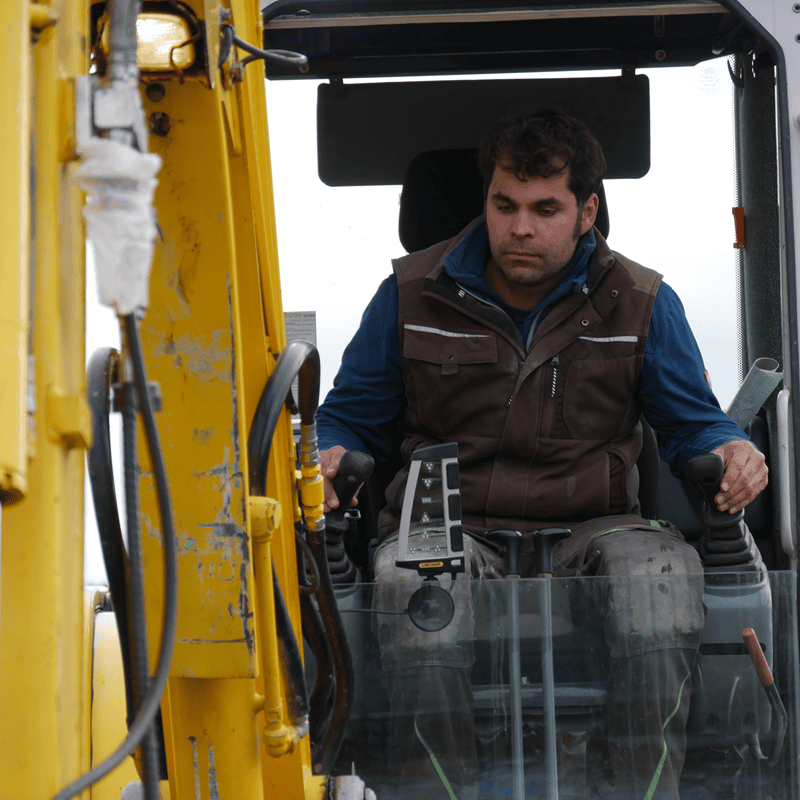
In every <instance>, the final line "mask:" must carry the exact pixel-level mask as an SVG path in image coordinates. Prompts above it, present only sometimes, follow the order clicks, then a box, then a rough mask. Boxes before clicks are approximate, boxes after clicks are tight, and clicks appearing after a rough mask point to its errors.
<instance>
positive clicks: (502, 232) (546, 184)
mask: <svg viewBox="0 0 800 800" xmlns="http://www.w3.org/2000/svg"><path fill="white" fill-rule="evenodd" d="M508 166H509V165H507V164H503V163H502V162H500V163H498V164H497V166H495V170H494V174H493V175H492V181H491V184H490V185H489V192H488V194H487V197H486V227H487V229H488V232H489V249H490V250H491V255H492V257H491V260H490V262H489V263H488V264H487V267H486V279H487V284H488V286H489V288H490V289H493V290H494V291H495V292H497V293H498V294H499V295H500V297H501V298H502V299H503V300H504V301H505V302H506V303H508V304H509V305H512V306H515V307H517V308H534V307H535V306H536V305H538V303H539V302H540V301H541V300H542V299H544V297H545V295H547V293H548V292H549V291H550V290H551V289H553V288H554V287H555V286H556V284H558V282H559V281H560V280H561V278H562V277H563V276H564V274H565V272H566V269H567V265H568V264H569V262H570V259H571V258H572V256H573V254H574V252H575V247H576V245H577V242H578V238H579V237H580V236H582V235H583V234H584V233H586V232H587V231H588V230H589V228H591V227H592V225H593V223H594V220H595V217H596V216H597V204H598V200H597V195H592V196H591V197H590V198H589V199H588V200H587V201H586V203H585V204H584V206H583V208H581V209H579V208H578V203H577V200H576V198H575V195H574V194H573V193H572V192H571V191H570V190H569V188H568V186H567V183H568V181H569V171H568V170H566V169H565V170H564V171H563V172H560V173H558V174H557V175H554V176H552V177H550V178H528V180H526V181H520V180H517V178H516V177H515V176H514V173H513V172H511V170H510V169H508V168H507V167H508Z"/></svg>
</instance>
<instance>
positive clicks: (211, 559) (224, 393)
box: [140, 81, 260, 678]
mask: <svg viewBox="0 0 800 800" xmlns="http://www.w3.org/2000/svg"><path fill="white" fill-rule="evenodd" d="M164 87H165V89H166V93H165V96H164V98H163V99H162V100H160V101H159V102H157V103H153V102H151V101H149V100H146V101H145V113H147V114H151V113H154V112H156V111H157V112H159V113H160V114H162V115H164V116H165V117H167V118H168V119H169V133H168V135H167V136H165V137H155V136H154V137H151V149H152V150H153V151H154V152H156V153H158V154H159V155H160V156H161V157H162V159H163V163H164V166H163V168H162V170H161V172H160V174H159V187H158V190H157V192H156V205H157V209H158V223H159V227H160V228H161V231H162V232H163V242H158V241H157V242H156V247H155V258H154V263H153V271H152V274H151V286H150V297H151V303H150V307H149V309H148V311H147V314H146V316H145V318H144V320H143V323H142V340H143V343H144V346H145V350H146V353H147V356H148V376H149V378H150V379H151V380H156V381H158V383H159V385H160V388H161V394H162V397H163V407H164V411H163V413H161V414H159V415H158V424H159V430H160V435H161V438H162V442H163V445H164V455H165V461H166V465H167V473H168V475H169V478H170V486H171V490H172V502H173V508H174V518H175V523H176V528H177V536H178V549H179V552H178V561H179V573H180V581H179V587H180V604H179V619H178V633H177V641H176V646H175V656H174V659H173V664H172V674H173V675H175V676H184V677H195V678H202V677H249V676H252V675H253V674H254V671H255V668H256V667H255V652H254V639H253V623H252V589H251V583H252V567H251V564H250V553H249V544H248V538H247V534H246V529H245V500H246V494H245V478H244V471H245V470H246V464H245V453H244V452H243V448H244V447H245V444H244V420H243V418H242V410H241V399H240V392H241V377H240V375H239V369H240V368H239V366H238V365H239V363H240V362H241V358H242V355H241V351H240V347H241V334H240V332H239V330H238V315H237V311H238V292H237V285H236V274H235V270H234V265H235V264H236V252H235V248H234V241H233V239H234V236H233V228H232V225H233V223H232V216H233V211H232V206H231V194H229V187H228V168H227V156H226V150H225V135H226V134H225V128H224V123H223V120H222V112H221V108H220V103H219V100H218V98H217V97H216V96H215V94H214V93H213V92H210V91H209V90H208V89H207V88H206V87H205V86H203V85H202V84H200V83H198V82H193V81H186V82H185V83H183V84H182V85H181V84H179V83H178V82H177V81H174V82H168V83H165V84H164ZM259 318H260V314H259ZM256 335H257V334H256ZM140 452H141V453H142V457H143V460H144V452H145V447H144V444H142V446H141V447H140ZM143 470H144V473H143V477H142V484H141V485H142V515H143V524H144V536H143V547H144V558H145V568H146V570H147V571H148V609H147V611H148V618H149V620H151V624H150V625H149V626H148V627H149V632H150V641H149V648H150V654H151V658H152V657H154V655H155V653H156V652H157V648H158V638H159V635H160V625H158V624H157V622H158V620H160V618H161V609H162V602H163V598H162V594H163V592H162V585H161V580H162V579H161V577H160V575H161V571H162V566H161V565H162V551H161V545H160V531H159V521H158V513H157V507H156V504H155V494H154V489H153V484H152V478H151V476H150V475H149V472H148V470H149V467H148V466H147V465H146V463H143ZM153 621H154V622H153Z"/></svg>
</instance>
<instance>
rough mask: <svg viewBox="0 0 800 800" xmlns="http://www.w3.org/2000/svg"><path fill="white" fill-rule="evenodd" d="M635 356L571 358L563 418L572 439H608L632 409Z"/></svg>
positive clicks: (625, 419)
mask: <svg viewBox="0 0 800 800" xmlns="http://www.w3.org/2000/svg"><path fill="white" fill-rule="evenodd" d="M636 362H637V357H636V356H630V357H627V358H609V359H601V360H581V361H573V362H572V364H570V365H569V369H568V371H567V377H566V386H565V390H564V421H565V422H566V424H567V427H568V428H569V432H570V433H571V434H572V437H573V438H574V439H584V440H588V441H597V440H605V441H608V440H611V439H613V438H615V437H616V436H617V435H618V434H619V432H620V431H621V430H623V429H624V428H625V427H626V423H627V422H628V417H629V416H630V415H631V414H632V412H633V392H634V388H635V381H636Z"/></svg>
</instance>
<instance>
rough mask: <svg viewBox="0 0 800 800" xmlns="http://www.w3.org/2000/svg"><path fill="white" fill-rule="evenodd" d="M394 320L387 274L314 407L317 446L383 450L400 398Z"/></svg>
mask: <svg viewBox="0 0 800 800" xmlns="http://www.w3.org/2000/svg"><path fill="white" fill-rule="evenodd" d="M397 320H398V295H397V279H396V278H395V276H394V275H392V276H390V277H388V278H386V280H384V281H383V283H381V285H380V286H379V287H378V291H377V292H376V293H375V296H374V297H373V298H372V300H371V301H370V303H369V305H368V306H367V308H366V310H365V311H364V315H363V316H362V317H361V325H360V327H359V329H358V330H357V331H356V334H355V336H353V339H352V340H351V342H350V344H348V345H347V347H346V349H345V351H344V354H343V356H342V365H341V367H340V368H339V372H338V373H337V375H336V378H335V379H334V381H333V389H331V391H330V392H328V395H327V397H326V398H325V402H324V403H323V404H322V405H321V406H320V409H319V411H318V412H317V435H318V438H319V447H320V450H327V449H328V448H330V447H333V446H334V445H337V444H338V445H341V446H342V447H344V448H345V449H347V450H360V451H361V452H364V453H370V454H371V455H373V456H374V457H375V458H377V459H379V460H382V459H385V458H386V457H387V456H388V455H389V452H390V450H391V440H390V437H389V436H388V435H387V433H386V431H385V428H386V426H387V424H388V423H391V422H392V421H393V420H394V419H396V418H397V417H398V415H399V413H400V410H401V408H402V406H403V402H404V399H405V397H404V388H403V372H402V363H401V353H400V340H399V339H398V335H397Z"/></svg>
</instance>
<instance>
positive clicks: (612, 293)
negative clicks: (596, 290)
mask: <svg viewBox="0 0 800 800" xmlns="http://www.w3.org/2000/svg"><path fill="white" fill-rule="evenodd" d="M611 296H612V297H619V291H618V290H617V289H612V290H611Z"/></svg>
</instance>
